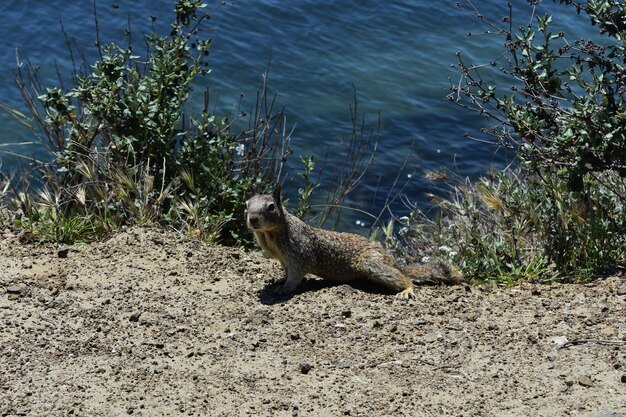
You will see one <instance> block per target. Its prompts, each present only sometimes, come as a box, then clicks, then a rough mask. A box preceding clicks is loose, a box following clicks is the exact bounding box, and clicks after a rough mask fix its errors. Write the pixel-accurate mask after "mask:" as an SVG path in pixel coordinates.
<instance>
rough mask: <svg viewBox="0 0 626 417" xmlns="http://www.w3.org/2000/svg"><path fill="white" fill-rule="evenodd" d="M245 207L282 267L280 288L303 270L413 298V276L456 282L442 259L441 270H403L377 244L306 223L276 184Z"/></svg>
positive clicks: (289, 286) (289, 287)
mask: <svg viewBox="0 0 626 417" xmlns="http://www.w3.org/2000/svg"><path fill="white" fill-rule="evenodd" d="M246 207H247V209H246V212H247V214H246V221H247V224H248V227H249V228H250V230H252V232H253V233H254V236H255V238H256V240H257V242H258V244H259V246H261V248H262V249H264V250H265V251H266V252H267V253H268V254H269V255H270V256H271V257H272V258H274V259H277V260H278V261H279V262H280V263H281V265H282V267H283V269H284V270H285V284H284V286H283V288H282V291H283V292H285V293H289V292H292V291H293V290H295V289H296V287H297V286H298V284H300V282H301V281H302V279H303V278H304V276H305V274H307V273H310V274H314V275H317V276H319V277H321V278H324V279H328V280H332V281H339V282H349V281H359V280H369V281H373V282H376V283H379V284H382V285H384V286H386V287H387V288H389V289H392V290H395V291H399V293H398V296H399V297H401V298H413V297H415V295H414V293H413V283H412V278H415V279H422V280H427V281H430V280H439V281H448V282H456V280H457V278H459V277H460V275H459V274H457V275H455V274H454V273H452V271H453V269H452V268H451V267H449V266H447V265H445V264H443V263H442V265H444V266H445V268H444V269H443V270H442V267H441V266H440V265H421V266H417V267H413V268H408V269H407V270H406V271H404V272H403V271H402V270H401V269H400V267H399V266H398V265H397V263H396V261H395V259H394V258H393V256H391V254H389V252H387V251H386V250H385V249H384V248H383V247H382V245H380V244H379V243H376V242H371V241H369V240H368V239H366V238H364V237H363V236H359V235H356V234H353V233H339V232H333V231H329V230H324V229H319V228H315V227H312V226H309V225H308V224H306V223H304V222H303V221H302V220H300V219H298V218H297V217H295V216H293V215H292V214H290V213H288V212H287V210H285V209H284V208H283V206H282V202H281V198H280V188H279V187H277V188H276V190H275V191H274V193H273V195H267V194H263V195H261V194H257V195H255V196H254V197H252V198H251V199H250V200H248V201H247V202H246ZM405 272H406V273H405ZM442 272H443V273H444V274H445V276H442Z"/></svg>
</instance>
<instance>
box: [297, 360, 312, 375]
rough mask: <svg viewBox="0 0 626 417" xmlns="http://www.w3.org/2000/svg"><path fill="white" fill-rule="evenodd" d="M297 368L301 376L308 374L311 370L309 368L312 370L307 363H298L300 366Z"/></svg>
mask: <svg viewBox="0 0 626 417" xmlns="http://www.w3.org/2000/svg"><path fill="white" fill-rule="evenodd" d="M298 367H299V368H300V373H301V374H304V375H306V374H308V373H309V371H310V370H311V368H313V367H312V366H311V365H310V364H309V363H307V362H300V364H299V365H298Z"/></svg>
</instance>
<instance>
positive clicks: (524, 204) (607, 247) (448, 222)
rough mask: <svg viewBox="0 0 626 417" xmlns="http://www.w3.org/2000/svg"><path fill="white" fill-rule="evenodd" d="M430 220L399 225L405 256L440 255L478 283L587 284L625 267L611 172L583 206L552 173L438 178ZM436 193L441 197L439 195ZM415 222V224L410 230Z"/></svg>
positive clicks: (616, 182)
mask: <svg viewBox="0 0 626 417" xmlns="http://www.w3.org/2000/svg"><path fill="white" fill-rule="evenodd" d="M429 177H430V178H431V179H433V180H436V181H438V182H443V183H444V184H445V186H444V187H443V188H442V191H441V193H440V196H437V197H435V196H433V198H434V202H435V204H436V205H437V207H439V211H438V212H437V215H436V216H434V217H432V218H431V217H427V216H425V215H424V214H423V213H421V212H419V211H414V212H413V213H412V216H411V219H407V220H406V222H405V223H407V224H410V225H411V227H408V228H406V229H404V234H403V235H401V237H402V244H403V245H404V247H403V248H404V250H405V251H408V253H405V256H408V257H411V258H423V257H427V256H436V257H441V258H446V259H448V260H450V261H452V262H453V263H455V264H456V265H458V266H459V267H460V268H461V269H462V270H463V272H464V273H465V275H467V276H468V277H470V278H472V279H474V280H476V281H478V282H496V283H499V284H504V285H510V284H513V283H516V282H519V281H552V280H555V279H569V280H572V279H574V280H580V279H583V280H585V279H589V278H592V277H593V276H594V275H596V274H598V273H602V272H605V271H609V270H611V269H612V268H613V267H615V266H616V265H618V264H624V263H626V235H625V234H624V231H625V230H626V207H625V206H624V205H623V204H622V203H621V201H620V200H619V199H615V198H614V192H615V191H618V192H622V193H626V186H625V185H624V183H623V182H621V180H620V178H619V177H618V176H616V175H612V176H611V177H607V178H605V180H606V185H602V184H599V183H595V184H593V185H588V189H589V191H590V193H589V195H588V198H587V200H586V203H585V205H582V206H581V205H580V197H579V196H578V195H577V194H578V192H575V191H570V190H568V189H567V187H566V185H567V184H566V182H563V181H561V180H560V179H559V178H558V177H557V176H555V175H552V176H550V177H547V176H545V175H544V176H543V177H542V178H539V177H537V176H535V175H534V174H528V173H524V172H523V171H520V170H519V169H518V170H517V171H513V170H506V171H504V172H501V173H496V174H493V175H492V176H491V177H488V178H482V179H481V180H480V181H478V182H477V183H472V182H470V181H468V180H459V179H454V178H451V177H450V176H449V175H446V174H442V173H430V174H429ZM441 196H443V197H441ZM414 225H416V226H414Z"/></svg>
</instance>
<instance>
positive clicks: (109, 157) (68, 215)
mask: <svg viewBox="0 0 626 417" xmlns="http://www.w3.org/2000/svg"><path fill="white" fill-rule="evenodd" d="M203 7H205V5H203V4H202V3H201V2H200V1H198V0H179V1H177V3H176V7H175V13H176V16H175V21H174V23H173V24H172V32H171V34H170V36H167V37H161V36H158V35H150V36H147V37H146V44H147V46H148V52H147V56H145V57H139V56H137V55H134V51H133V48H132V46H128V47H120V46H118V45H114V44H111V45H105V46H102V47H100V46H99V52H100V57H101V58H100V59H99V60H98V61H96V62H95V63H94V64H93V65H92V66H91V71H90V72H89V73H86V74H83V75H80V76H77V77H76V79H75V85H74V86H73V87H72V88H70V89H69V90H67V91H64V90H62V89H61V88H57V87H55V88H49V89H47V90H46V92H45V93H44V94H39V91H43V88H42V86H41V83H40V81H39V79H38V75H37V72H36V71H35V70H33V68H31V67H30V66H29V65H28V64H27V65H25V66H24V68H18V79H17V81H18V85H19V86H20V89H21V92H22V95H23V97H24V100H25V103H26V104H27V107H28V109H29V110H30V112H31V114H32V120H34V122H35V123H36V126H37V127H33V134H37V135H38V136H40V138H41V139H42V141H43V142H44V143H45V144H47V146H48V147H49V148H50V150H51V151H52V152H53V154H54V160H53V161H51V162H47V163H38V164H37V166H36V168H37V170H38V171H39V172H40V175H41V179H42V181H41V188H42V190H43V191H41V192H30V191H29V190H30V188H29V186H28V184H22V191H17V189H18V187H15V188H16V191H15V193H14V196H15V197H14V199H13V202H12V205H13V206H14V207H16V208H18V209H19V211H18V212H17V216H16V218H15V219H14V222H15V224H17V225H18V227H21V228H29V229H31V230H33V231H35V232H37V233H38V234H40V235H42V236H44V237H47V238H52V239H56V240H62V241H75V240H81V239H82V240H90V239H93V238H94V237H96V236H99V235H101V234H102V233H107V232H110V231H112V230H115V229H117V228H119V227H120V226H123V225H127V224H145V223H159V222H160V223H164V224H169V225H172V226H173V227H176V228H181V229H184V230H186V231H187V232H189V233H191V234H193V235H194V236H196V237H200V238H204V239H206V240H213V241H221V242H224V243H230V244H239V245H241V244H247V243H249V240H250V237H249V233H246V232H244V228H245V222H243V221H242V218H241V215H242V213H243V209H244V207H245V203H244V202H245V200H246V198H248V197H249V196H250V194H252V193H253V191H258V192H263V191H267V190H268V189H270V188H271V186H272V184H273V183H275V182H277V181H278V178H279V177H280V170H281V167H282V164H284V162H285V161H286V158H287V155H288V154H289V153H290V152H291V150H290V146H289V135H288V133H287V132H286V130H285V125H286V123H285V120H284V116H283V114H282V112H280V111H274V101H273V100H272V99H271V97H270V98H268V97H267V90H266V89H265V88H264V90H263V93H262V95H260V96H259V97H258V101H257V106H256V108H255V111H254V112H253V114H252V115H251V116H250V119H249V126H248V127H249V128H248V129H243V130H242V132H241V133H238V134H235V133H233V130H234V129H233V127H232V126H233V122H234V120H229V119H228V118H218V117H217V116H215V115H214V114H211V113H210V111H209V109H208V107H209V104H208V98H207V97H206V96H205V105H204V107H203V108H202V109H201V110H200V111H199V114H198V115H197V116H194V115H191V116H190V115H187V114H186V112H185V111H186V110H188V111H189V112H190V113H192V112H193V109H191V106H190V105H188V101H189V97H190V93H191V91H192V82H193V81H194V79H196V78H197V77H198V76H203V75H206V74H207V73H208V64H207V62H206V59H207V57H208V55H209V51H210V48H211V41H210V39H204V38H203V37H202V35H201V31H200V29H201V28H202V25H203V24H205V22H206V20H208V18H209V14H206V13H205V14H202V13H201V10H202V8H203ZM186 106H187V108H186ZM12 114H13V115H14V116H15V117H17V118H18V119H20V121H22V122H24V121H25V120H24V119H25V117H18V116H17V115H18V113H12ZM26 124H27V125H29V126H32V124H31V123H30V120H28V121H27V123H26ZM235 220H236V221H235ZM58 227H61V228H62V229H61V230H57V229H58ZM72 228H73V229H74V230H73V231H72V230H71V229H72ZM68 229H69V230H68Z"/></svg>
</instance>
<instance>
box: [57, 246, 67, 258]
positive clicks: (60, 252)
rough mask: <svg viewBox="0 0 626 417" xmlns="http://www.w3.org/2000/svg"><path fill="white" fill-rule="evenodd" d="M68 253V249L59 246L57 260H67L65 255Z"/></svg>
mask: <svg viewBox="0 0 626 417" xmlns="http://www.w3.org/2000/svg"><path fill="white" fill-rule="evenodd" d="M69 252H70V248H68V247H67V246H61V247H60V248H59V249H57V256H58V257H59V258H67V254H68V253H69Z"/></svg>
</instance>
